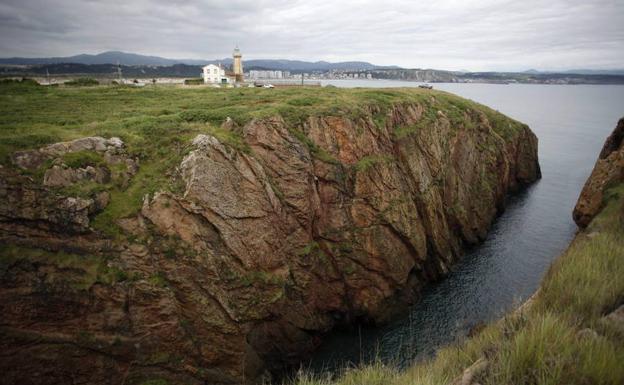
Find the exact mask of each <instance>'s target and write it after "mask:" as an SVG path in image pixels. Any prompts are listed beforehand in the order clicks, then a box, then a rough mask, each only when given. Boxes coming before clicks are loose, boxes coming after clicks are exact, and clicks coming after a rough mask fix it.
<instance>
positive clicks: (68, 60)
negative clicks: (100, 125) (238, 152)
mask: <svg viewBox="0 0 624 385" xmlns="http://www.w3.org/2000/svg"><path fill="white" fill-rule="evenodd" d="M0 77H4V78H11V77H29V78H34V79H35V80H37V81H38V82H40V83H46V82H47V83H62V82H64V81H66V80H68V79H74V78H77V77H93V78H96V79H98V80H99V81H100V82H104V83H107V82H124V83H127V82H131V83H134V84H145V83H174V84H175V83H185V82H186V83H187V84H201V83H203V84H209V85H213V86H217V85H218V86H243V85H253V84H255V85H263V84H275V85H295V84H298V85H300V84H305V85H315V84H320V82H322V81H325V80H376V79H385V80H402V81H414V82H428V83H497V84H511V83H522V84H624V70H613V71H596V70H594V71H592V70H577V71H566V72H540V71H535V70H527V71H524V72H469V71H445V70H437V69H419V68H416V69H409V68H400V67H397V66H377V65H374V64H371V63H367V62H339V63H329V62H304V61H294V60H257V59H253V60H248V61H243V54H242V52H241V50H240V49H239V48H238V47H236V48H235V49H234V51H233V55H232V57H231V58H225V59H222V60H214V61H210V62H206V61H203V64H202V61H201V60H194V59H193V60H182V61H180V62H178V61H176V60H174V59H165V58H159V57H153V56H142V55H137V54H128V53H123V52H105V53H102V54H98V55H78V56H74V57H64V58H63V57H60V58H4V59H2V58H0Z"/></svg>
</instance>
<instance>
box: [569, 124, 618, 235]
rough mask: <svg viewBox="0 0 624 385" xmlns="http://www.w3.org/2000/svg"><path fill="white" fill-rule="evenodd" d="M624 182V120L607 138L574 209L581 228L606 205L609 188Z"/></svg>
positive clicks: (574, 215) (575, 217)
mask: <svg viewBox="0 0 624 385" xmlns="http://www.w3.org/2000/svg"><path fill="white" fill-rule="evenodd" d="M623 181H624V118H622V119H620V121H619V122H618V124H617V126H616V127H615V130H613V132H612V133H611V135H610V136H609V137H608V138H607V140H606V142H605V144H604V146H603V148H602V151H600V155H599V156H598V160H597V161H596V165H595V166H594V169H593V171H592V173H591V175H590V177H589V178H588V179H587V182H585V186H583V190H582V191H581V196H580V197H579V200H578V202H577V203H576V206H575V207H574V213H573V218H574V221H575V222H576V224H577V225H578V226H579V227H583V228H584V227H587V225H588V224H589V223H590V222H591V220H592V219H593V218H594V217H595V216H596V215H597V214H598V213H599V212H600V210H602V208H603V207H604V204H605V192H606V191H607V190H608V188H610V187H613V186H616V185H618V184H620V183H622V182H623Z"/></svg>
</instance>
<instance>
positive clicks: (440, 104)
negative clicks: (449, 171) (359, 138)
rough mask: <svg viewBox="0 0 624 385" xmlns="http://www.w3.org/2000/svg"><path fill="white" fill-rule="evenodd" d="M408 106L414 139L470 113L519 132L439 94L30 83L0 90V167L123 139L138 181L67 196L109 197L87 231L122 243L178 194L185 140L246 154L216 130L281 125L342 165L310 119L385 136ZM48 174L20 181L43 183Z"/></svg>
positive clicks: (5, 84) (81, 155) (238, 140)
mask: <svg viewBox="0 0 624 385" xmlns="http://www.w3.org/2000/svg"><path fill="white" fill-rule="evenodd" d="M83 83H84V82H83ZM432 97H433V98H434V99H432ZM405 103H412V104H419V105H422V106H424V108H425V118H423V119H422V120H421V122H419V125H418V127H417V129H427V127H428V125H430V124H433V123H434V121H435V119H437V111H438V110H443V111H444V112H445V113H446V115H448V116H449V117H451V118H453V119H455V120H454V121H453V124H455V125H457V124H464V123H462V121H463V120H465V119H464V118H465V116H466V114H468V115H471V114H472V115H474V114H475V113H476V112H471V111H480V112H481V113H484V114H486V115H488V116H492V121H495V122H497V123H496V124H495V127H494V128H495V130H498V131H500V133H501V135H502V134H503V133H504V132H505V131H506V130H508V129H509V127H510V125H511V126H513V125H519V123H517V122H514V121H512V120H511V119H509V118H506V117H505V116H503V115H501V114H498V113H496V112H495V111H492V110H490V109H489V108H487V107H485V106H482V105H480V104H477V103H474V102H471V101H467V100H464V99H461V98H459V97H457V96H454V95H451V94H448V93H445V92H442V91H431V90H420V89H416V88H409V89H375V90H371V89H338V88H312V87H301V88H278V89H261V88H230V89H221V88H212V87H181V86H179V87H175V86H158V85H156V86H148V87H141V88H136V87H119V86H92V87H64V86H62V87H44V86H38V85H37V84H36V83H34V82H32V81H27V80H26V81H21V82H18V81H2V82H0V164H1V165H3V166H7V167H13V166H12V164H11V161H10V155H11V154H12V153H13V152H14V151H18V150H26V149H35V148H39V147H41V146H43V145H46V144H49V143H54V142H59V141H68V140H73V139H77V138H82V137H85V136H95V135H97V136H103V137H106V138H109V137H112V136H117V137H120V138H121V139H122V140H123V141H124V142H125V143H126V146H127V151H128V153H129V155H130V156H131V157H134V158H137V159H138V160H139V165H140V167H139V171H138V173H137V174H136V175H134V177H133V178H132V179H131V180H129V181H127V182H125V181H124V182H123V183H118V182H119V180H120V179H121V180H123V179H124V178H117V177H116V175H117V174H119V173H118V172H117V171H116V169H115V166H109V168H110V169H111V171H112V179H113V181H112V182H111V183H109V184H107V185H106V186H94V185H93V184H89V183H82V184H79V185H77V186H72V187H71V188H68V189H67V190H66V191H64V192H66V193H72V194H76V195H78V196H92V195H93V194H94V193H95V192H99V191H102V190H103V189H105V190H107V191H108V192H109V194H110V203H109V205H108V206H107V207H106V208H105V209H104V210H103V211H102V212H100V213H98V214H97V216H96V217H94V218H92V221H91V225H92V227H93V228H95V229H97V230H99V231H100V232H101V233H102V234H104V235H107V236H109V237H111V238H123V237H124V235H123V231H122V230H121V229H120V228H119V227H118V225H117V220H118V219H120V218H124V217H128V216H132V215H134V214H136V213H137V212H138V211H139V210H140V209H141V206H142V203H143V199H144V197H145V196H146V195H150V194H153V193H155V192H157V191H171V192H179V191H178V190H179V189H180V184H179V181H176V180H175V178H171V173H172V172H173V171H174V170H175V168H176V166H178V165H179V163H180V161H181V160H182V159H183V157H184V156H185V155H186V154H187V153H188V151H190V149H191V147H190V143H191V140H192V138H194V137H195V136H196V135H198V134H211V135H213V136H215V137H216V138H217V139H219V140H220V141H221V142H223V143H225V144H227V145H228V146H230V147H232V148H234V149H236V150H238V151H241V152H244V153H250V152H251V150H250V148H249V145H248V144H247V143H246V142H245V140H244V138H243V136H242V134H241V132H240V131H241V130H236V129H234V130H231V129H227V128H222V127H221V125H222V123H223V122H224V121H225V120H226V118H228V117H230V118H232V119H233V120H234V121H235V122H236V124H237V125H239V126H243V125H245V124H246V123H248V122H249V121H251V120H252V119H255V118H267V117H275V116H280V117H281V118H283V119H284V121H285V122H286V123H287V128H288V130H289V131H290V132H291V133H292V134H293V135H294V136H295V137H296V138H297V139H298V140H299V141H300V142H301V143H303V144H304V145H305V146H306V147H307V148H308V149H309V150H310V153H311V154H312V155H313V156H314V157H315V158H316V159H318V160H320V161H322V162H325V163H327V164H331V165H339V163H340V162H339V161H338V160H337V159H335V158H334V157H333V156H332V155H331V154H330V152H328V151H327V149H325V148H323V147H321V146H320V145H319V144H317V143H315V142H314V141H313V140H312V139H310V137H308V136H307V134H306V132H305V127H304V122H305V121H306V120H307V119H308V118H310V117H315V116H344V117H347V118H350V119H354V120H355V121H356V122H359V119H363V118H370V117H371V115H370V112H368V111H371V110H372V111H375V112H374V114H373V116H372V119H373V121H374V123H375V124H376V125H377V126H378V128H380V129H384V128H385V124H386V116H387V115H388V112H389V111H390V109H391V108H392V107H393V106H395V105H399V104H405ZM367 114H368V115H367ZM512 128H513V127H512ZM410 129H411V128H410ZM396 134H397V136H399V137H400V136H401V135H409V134H410V131H409V130H407V131H405V132H402V131H400V130H399V131H397V133H396ZM63 160H64V162H65V163H67V164H68V165H69V166H71V167H84V166H87V165H92V166H95V165H101V164H103V163H102V159H101V156H99V155H97V154H95V153H93V152H78V153H73V154H68V155H66V156H65V157H64V159H63ZM383 161H384V160H383V159H381V158H380V159H377V158H374V157H373V158H365V159H362V160H361V161H360V162H359V163H358V164H357V166H356V168H357V169H358V170H361V171H365V170H367V169H369V168H370V167H372V166H373V165H374V164H375V163H378V162H383ZM44 171H45V170H44V169H43V170H38V171H34V172H33V171H30V172H24V173H30V174H29V175H31V176H33V175H34V176H35V177H37V179H41V178H40V177H41V176H42V175H43V172H44ZM340 176H341V175H340Z"/></svg>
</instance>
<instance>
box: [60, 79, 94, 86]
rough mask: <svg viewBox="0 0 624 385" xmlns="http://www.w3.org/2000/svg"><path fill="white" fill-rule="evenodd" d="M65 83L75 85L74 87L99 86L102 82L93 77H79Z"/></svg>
mask: <svg viewBox="0 0 624 385" xmlns="http://www.w3.org/2000/svg"><path fill="white" fill-rule="evenodd" d="M63 84H65V85H66V86H73V87H87V86H97V85H99V84H100V82H98V81H97V80H95V79H93V78H78V79H74V80H70V81H67V82H65V83H63Z"/></svg>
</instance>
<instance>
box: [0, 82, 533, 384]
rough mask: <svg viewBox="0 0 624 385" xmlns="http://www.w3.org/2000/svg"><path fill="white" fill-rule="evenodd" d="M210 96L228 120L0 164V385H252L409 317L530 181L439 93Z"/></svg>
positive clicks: (500, 135) (140, 132) (127, 135)
mask: <svg viewBox="0 0 624 385" xmlns="http://www.w3.org/2000/svg"><path fill="white" fill-rule="evenodd" d="M226 91H228V92H231V94H227V95H226V94H224V93H223V90H218V91H217V90H215V91H212V90H210V92H213V93H212V94H211V93H209V92H206V91H205V90H204V91H201V92H203V93H202V94H195V95H194V96H197V97H213V98H215V99H214V103H218V102H219V101H220V98H221V97H223V99H224V100H225V99H226V98H227V97H232V94H233V93H234V92H237V93H238V94H234V95H235V96H237V101H236V102H232V101H228V102H227V103H223V104H221V105H220V106H219V108H220V109H221V111H227V113H228V115H229V114H232V117H233V118H234V119H229V118H227V119H224V118H223V117H219V118H218V119H215V118H214V115H211V113H214V112H213V110H212V109H210V107H208V106H205V105H204V106H202V108H196V109H194V110H193V109H189V108H188V105H187V104H188V103H189V102H188V101H184V100H182V101H180V103H181V106H180V110H177V111H176V110H172V107H171V106H170V105H168V106H167V107H168V108H169V110H167V113H166V115H167V118H165V119H163V118H160V119H156V120H154V121H153V123H150V125H146V124H144V122H136V121H134V120H131V118H127V115H129V114H130V113H126V114H121V117H122V119H127V120H123V122H122V123H120V124H119V126H115V127H114V129H119V131H117V132H120V133H121V135H120V136H122V137H124V140H122V139H120V138H117V137H109V139H105V138H104V137H99V136H89V137H83V138H79V139H74V140H68V141H64V142H58V143H54V144H47V145H43V146H39V147H29V146H25V147H27V148H23V149H20V150H17V151H15V150H14V149H11V151H8V159H9V161H7V163H6V164H5V165H4V166H3V167H2V168H0V236H1V240H2V244H3V251H2V265H1V267H2V270H1V273H0V274H1V275H0V298H2V301H1V302H0V303H1V305H0V309H1V311H2V313H3V320H2V324H1V330H2V336H3V338H2V342H1V345H2V348H1V349H0V350H1V353H0V355H1V356H0V357H1V361H0V368H2V371H3V373H4V375H3V378H2V381H1V382H2V383H15V382H19V383H22V384H43V383H50V382H63V381H64V380H66V379H67V378H75V379H76V381H81V382H89V383H114V384H132V383H142V382H143V381H147V380H160V381H171V382H172V383H181V382H183V383H189V384H200V383H209V384H226V383H241V382H255V381H260V380H262V379H267V378H269V377H270V371H271V370H273V369H278V368H280V367H282V366H283V365H287V364H291V363H295V362H297V360H298V359H299V358H300V357H301V356H302V355H305V354H306V353H308V352H310V351H311V350H313V349H314V348H315V346H317V344H318V343H319V341H320V338H321V337H322V335H323V333H325V332H327V331H329V330H330V329H331V328H333V327H335V326H336V325H339V324H348V323H351V322H354V321H356V320H357V321H366V322H383V321H384V320H386V319H387V318H388V317H389V316H390V315H391V314H392V312H393V311H395V310H396V309H397V308H400V305H401V304H402V303H407V302H412V301H414V300H415V299H416V298H417V294H418V291H419V289H420V288H422V287H423V286H424V285H426V284H427V283H428V282H431V281H434V280H436V279H438V278H440V277H442V276H444V275H445V274H446V273H447V272H448V271H449V268H450V266H452V264H453V262H454V261H455V260H457V258H458V257H459V256H460V255H461V253H462V250H463V248H464V247H466V246H467V245H471V244H475V243H478V242H480V241H481V240H482V239H483V238H484V237H485V236H486V233H487V230H488V227H489V226H490V224H491V223H492V221H493V220H494V218H495V217H496V215H497V214H498V213H499V212H500V211H501V210H502V209H503V208H504V203H505V195H506V194H507V193H509V192H511V191H515V190H517V189H519V188H521V187H523V186H526V185H528V184H530V183H531V182H533V181H534V180H536V179H537V178H539V176H540V172H539V165H538V162H537V139H536V137H535V135H534V134H533V133H532V132H531V131H530V130H529V128H528V127H527V126H525V125H522V124H520V123H518V122H515V121H513V120H511V119H508V118H506V117H504V116H502V115H500V114H498V113H496V112H494V111H492V110H489V109H487V108H485V107H483V106H480V105H477V104H475V103H471V102H467V101H465V100H462V99H460V98H457V97H455V96H452V95H449V94H446V93H441V92H430V91H429V92H428V91H421V90H414V91H407V90H401V91H386V90H379V91H370V90H356V91H347V90H316V91H315V93H317V94H316V95H314V96H313V97H312V96H310V95H303V96H305V97H303V96H302V95H299V94H297V93H296V92H305V93H307V92H309V91H307V90H306V91H293V90H284V91H279V92H281V93H278V91H277V90H275V91H276V93H275V94H272V95H271V96H270V97H269V99H268V101H267V99H266V97H264V96H263V95H264V94H261V92H266V91H264V90H244V91H234V90H232V91H229V90H226ZM51 92H60V93H62V92H67V91H64V90H60V91H51ZM78 92H87V91H76V94H72V95H70V96H67V95H65V96H66V97H76V98H78V97H85V96H89V97H98V98H100V103H103V104H101V105H100V106H99V108H101V109H104V107H102V106H103V105H105V103H106V101H107V100H108V99H107V98H111V96H110V95H106V94H105V93H104V92H103V91H102V92H101V93H100V94H95V95H93V94H89V95H82V96H80V95H81V94H78ZM91 92H96V91H91ZM131 92H135V91H134V90H133V91H131ZM136 92H143V94H139V95H140V96H145V97H151V95H150V94H145V92H146V91H136ZM189 92H190V91H189ZM193 92H198V91H193ZM146 95H147V96H146ZM176 95H177V96H182V97H184V96H188V95H189V94H186V95H185V94H182V93H179V91H175V92H174V91H171V94H170V95H161V97H163V99H150V102H160V103H164V100H170V99H166V97H167V96H168V97H169V98H173V97H175V96H176ZM224 95H225V96H224ZM53 96H54V95H53ZM263 97H264V99H263ZM271 98H272V99H271ZM277 98H283V99H285V100H287V104H288V108H282V107H278V108H273V109H271V110H269V111H266V112H267V113H264V114H260V115H261V116H257V115H256V116H250V117H249V118H248V119H241V118H240V116H241V115H242V114H243V112H242V111H241V110H240V109H238V108H239V107H240V106H241V105H245V106H248V107H249V108H250V110H251V111H252V112H253V113H254V114H255V113H256V112H255V111H256V108H258V109H260V108H262V105H263V104H266V103H277V102H278V101H277ZM347 98H350V99H347ZM34 100H36V101H39V100H38V99H37V96H35V97H34ZM102 100H103V101H104V102H102ZM168 103H171V102H170V101H169V102H168ZM319 105H326V106H327V109H325V110H322V111H319V110H315V111H314V112H311V111H310V108H312V107H317V106H319ZM256 106H258V107H256ZM272 106H274V105H272ZM151 107H152V106H151V105H150V106H149V108H151ZM136 108H138V107H135V110H134V111H136ZM141 108H148V107H143V106H141ZM173 108H175V107H173ZM150 111H151V110H150ZM247 111H248V110H245V112H244V113H245V114H247ZM60 112H63V113H65V111H59V113H60ZM83 113H85V112H83ZM86 113H88V112H86ZM134 113H136V112H134ZM219 116H221V115H219ZM46 119H48V117H47V116H46ZM97 119H100V120H103V119H104V117H103V116H98V117H97ZM215 120H218V121H221V122H223V123H222V125H221V126H220V127H215V126H214V124H212V122H213V121H215ZM97 121H99V120H97ZM150 122H152V121H151V120H150ZM98 124H102V125H105V124H107V123H106V122H103V123H89V125H87V126H86V129H85V127H84V126H83V127H82V128H81V129H80V131H79V132H83V133H84V132H85V131H86V132H89V130H92V132H94V133H99V132H102V131H103V128H102V126H98ZM133 125H134V126H133ZM128 127H130V129H128ZM172 127H174V128H172ZM122 129H123V130H122ZM124 130H127V131H124ZM132 130H134V131H132ZM104 131H106V130H104ZM110 131H113V130H112V129H109V132H110ZM171 132H173V133H176V135H175V136H171ZM75 134H76V133H75V132H73V131H72V135H73V136H74V137H75ZM168 135H169V136H168ZM137 136H140V138H139V139H137ZM172 154H173V155H172ZM137 198H138V199H140V201H141V202H140V204H139V205H137V206H133V204H134V203H133V202H134V201H136V200H137ZM135 207H136V208H135Z"/></svg>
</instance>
